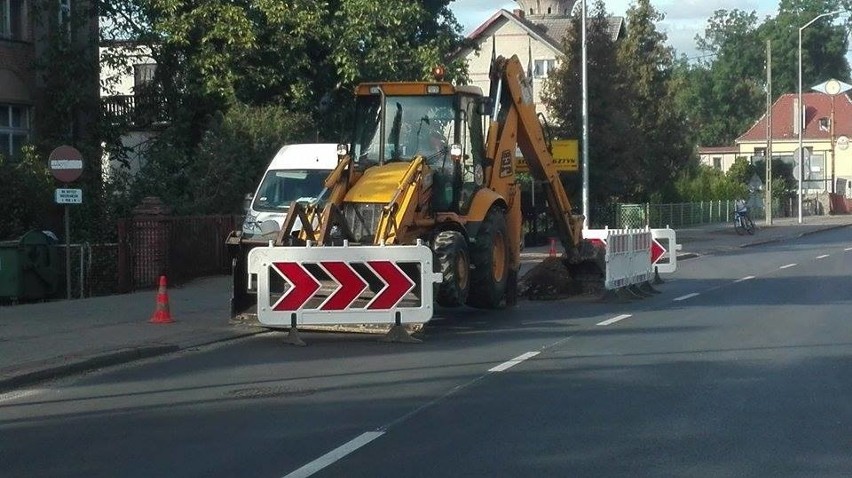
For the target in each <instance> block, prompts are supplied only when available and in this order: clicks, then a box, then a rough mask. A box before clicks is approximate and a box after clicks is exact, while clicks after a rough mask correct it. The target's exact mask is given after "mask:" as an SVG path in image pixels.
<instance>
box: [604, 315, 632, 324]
mask: <svg viewBox="0 0 852 478" xmlns="http://www.w3.org/2000/svg"><path fill="white" fill-rule="evenodd" d="M630 317H633V316H632V315H630V314H621V315H618V316H616V317H613V318H611V319H607V320H604V321H603V322H599V323H598V325H609V324H614V323H616V322H618V321H619V320H624V319H629V318H630Z"/></svg>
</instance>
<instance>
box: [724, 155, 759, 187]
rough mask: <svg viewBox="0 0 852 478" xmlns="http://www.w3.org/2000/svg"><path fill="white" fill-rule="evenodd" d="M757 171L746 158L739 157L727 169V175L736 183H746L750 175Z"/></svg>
mask: <svg viewBox="0 0 852 478" xmlns="http://www.w3.org/2000/svg"><path fill="white" fill-rule="evenodd" d="M755 173H757V170H756V169H755V167H754V165H753V164H751V163H749V162H748V159H746V158H743V157H739V158H737V159H735V160H734V164H732V165H731V167H730V168H729V169H728V172H727V173H726V175H727V177H728V178H730V179H731V181H733V182H735V183H737V184H748V182H749V180H750V179H751V177H752V176H754V175H755Z"/></svg>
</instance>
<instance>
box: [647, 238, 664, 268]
mask: <svg viewBox="0 0 852 478" xmlns="http://www.w3.org/2000/svg"><path fill="white" fill-rule="evenodd" d="M665 253H666V248H665V247H663V245H662V244H660V243H659V242H657V240H656V239H653V240H651V264H656V263H657V261H658V260H660V258H661V257H663V255H665Z"/></svg>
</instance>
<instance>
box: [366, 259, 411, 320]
mask: <svg viewBox="0 0 852 478" xmlns="http://www.w3.org/2000/svg"><path fill="white" fill-rule="evenodd" d="M368 264H369V265H370V268H371V269H373V272H375V273H376V275H378V276H379V278H381V279H382V281H384V283H385V287H384V288H383V289H382V290H381V291H379V293H378V294H376V297H375V298H374V299H373V301H372V302H370V305H369V306H367V308H368V309H371V310H376V309H392V308H394V307H395V306H396V304H399V302H400V301H401V300H402V298H403V297H405V294H407V293H408V292H409V291H410V290H411V289H413V288H414V282H412V281H411V279H410V278H409V277H408V276H407V275H405V273H404V272H402V269H400V268H399V266H397V265H396V264H394V263H393V262H390V261H371V262H368Z"/></svg>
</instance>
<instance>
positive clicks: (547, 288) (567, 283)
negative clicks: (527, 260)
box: [518, 257, 582, 300]
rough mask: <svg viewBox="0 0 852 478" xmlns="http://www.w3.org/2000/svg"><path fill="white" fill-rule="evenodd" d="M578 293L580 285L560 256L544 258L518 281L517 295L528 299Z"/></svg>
mask: <svg viewBox="0 0 852 478" xmlns="http://www.w3.org/2000/svg"><path fill="white" fill-rule="evenodd" d="M579 294H582V287H581V285H580V283H579V282H577V281H575V280H574V279H573V278H571V274H569V273H568V268H567V267H565V262H564V260H563V258H561V257H548V258H546V259H544V260H543V261H541V263H540V264H538V265H537V266H535V267H533V268H532V270H530V271H529V272H527V273H526V274H524V276H523V277H521V280H520V281H519V283H518V295H519V296H520V297H524V298H527V299H530V300H556V299H564V298H566V297H571V296H576V295H579Z"/></svg>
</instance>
